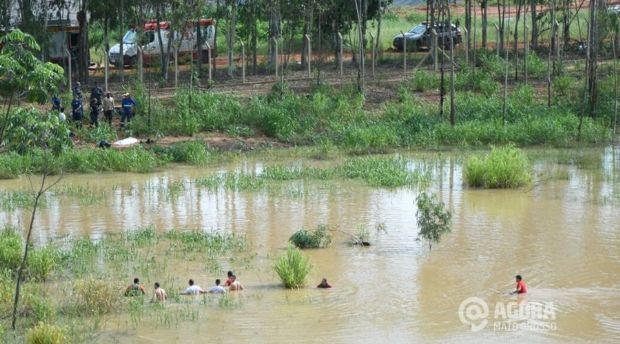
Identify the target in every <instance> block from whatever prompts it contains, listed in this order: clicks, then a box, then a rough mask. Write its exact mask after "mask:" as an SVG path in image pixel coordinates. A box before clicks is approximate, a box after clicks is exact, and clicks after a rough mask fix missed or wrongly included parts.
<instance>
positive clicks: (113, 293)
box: [74, 276, 121, 315]
mask: <svg viewBox="0 0 620 344" xmlns="http://www.w3.org/2000/svg"><path fill="white" fill-rule="evenodd" d="M112 285H113V284H112V283H111V282H110V281H106V280H102V279H101V278H96V277H92V276H91V277H88V278H86V279H83V280H80V281H77V282H76V283H75V285H74V292H75V294H76V295H77V311H78V312H79V313H80V314H84V315H103V314H108V313H110V312H112V311H113V310H114V309H116V308H117V306H118V305H119V303H120V296H121V293H119V291H118V290H117V288H114V287H112Z"/></svg>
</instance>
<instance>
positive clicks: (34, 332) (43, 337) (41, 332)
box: [26, 322, 68, 344]
mask: <svg viewBox="0 0 620 344" xmlns="http://www.w3.org/2000/svg"><path fill="white" fill-rule="evenodd" d="M67 339H68V338H67V334H66V331H65V329H63V328H61V327H58V326H55V325H50V324H45V323H43V322H40V323H38V324H37V325H36V326H35V327H33V328H31V329H29V330H28V332H27V333H26V343H28V344H65V343H67Z"/></svg>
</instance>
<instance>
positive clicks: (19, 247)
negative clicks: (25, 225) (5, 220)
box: [0, 226, 23, 272]
mask: <svg viewBox="0 0 620 344" xmlns="http://www.w3.org/2000/svg"><path fill="white" fill-rule="evenodd" d="M22 253H23V243H22V237H21V236H20V235H19V233H18V232H17V229H15V228H13V227H9V226H5V227H4V228H3V229H2V231H1V232H0V270H5V269H6V270H9V271H11V272H15V271H17V268H18V267H19V264H20V263H21V258H22Z"/></svg>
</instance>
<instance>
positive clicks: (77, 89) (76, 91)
mask: <svg viewBox="0 0 620 344" xmlns="http://www.w3.org/2000/svg"><path fill="white" fill-rule="evenodd" d="M71 92H72V93H73V98H77V99H79V100H82V85H81V84H80V82H79V81H78V82H76V83H75V86H73V89H72V90H71Z"/></svg>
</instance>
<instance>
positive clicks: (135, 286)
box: [125, 277, 145, 296]
mask: <svg viewBox="0 0 620 344" xmlns="http://www.w3.org/2000/svg"><path fill="white" fill-rule="evenodd" d="M144 293H145V290H144V286H143V285H142V284H140V279H139V278H138V277H136V278H134V279H133V283H132V284H130V285H129V286H128V287H127V289H126V290H125V296H140V295H144Z"/></svg>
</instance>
